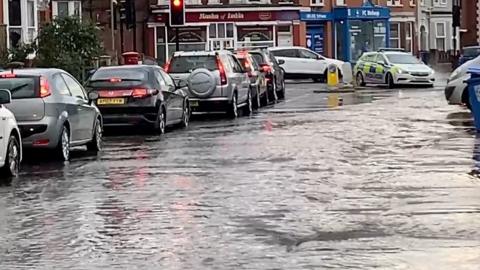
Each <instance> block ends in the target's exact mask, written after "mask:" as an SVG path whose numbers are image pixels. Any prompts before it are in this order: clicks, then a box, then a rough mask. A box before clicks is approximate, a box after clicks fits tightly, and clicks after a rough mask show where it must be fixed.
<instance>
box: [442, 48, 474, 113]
mask: <svg viewBox="0 0 480 270" xmlns="http://www.w3.org/2000/svg"><path fill="white" fill-rule="evenodd" d="M478 64H480V56H479V57H477V58H475V59H473V60H470V61H468V62H466V63H465V64H463V65H461V66H460V67H458V68H457V69H455V70H454V71H453V72H452V74H451V75H450V78H448V81H447V86H446V87H445V98H446V99H447V101H448V104H451V105H465V106H467V107H468V108H469V109H470V100H469V95H468V88H467V84H466V83H465V80H468V79H470V74H468V73H467V71H468V69H469V68H470V67H471V66H473V65H478Z"/></svg>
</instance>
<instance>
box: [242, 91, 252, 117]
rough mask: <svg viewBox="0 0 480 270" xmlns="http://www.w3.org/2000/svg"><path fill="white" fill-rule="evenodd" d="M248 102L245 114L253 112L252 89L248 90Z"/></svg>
mask: <svg viewBox="0 0 480 270" xmlns="http://www.w3.org/2000/svg"><path fill="white" fill-rule="evenodd" d="M246 103H247V104H245V109H244V111H243V112H244V114H245V115H251V114H252V112H253V102H252V92H251V91H248V94H247V101H246Z"/></svg>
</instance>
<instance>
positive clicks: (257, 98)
mask: <svg viewBox="0 0 480 270" xmlns="http://www.w3.org/2000/svg"><path fill="white" fill-rule="evenodd" d="M255 92H256V95H255V99H254V101H253V108H254V109H255V110H258V109H259V108H260V107H261V106H262V102H261V100H260V86H257V87H256V88H255Z"/></svg>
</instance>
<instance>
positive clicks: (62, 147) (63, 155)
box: [55, 126, 70, 161]
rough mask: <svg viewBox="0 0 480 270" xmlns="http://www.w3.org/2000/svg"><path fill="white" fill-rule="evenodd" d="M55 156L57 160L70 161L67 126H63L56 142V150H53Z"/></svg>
mask: <svg viewBox="0 0 480 270" xmlns="http://www.w3.org/2000/svg"><path fill="white" fill-rule="evenodd" d="M55 152H56V156H57V158H58V159H59V160H62V161H69V160H70V130H69V129H68V127H67V126H63V128H62V132H61V133H60V139H59V140H58V145H57V148H56V149H55Z"/></svg>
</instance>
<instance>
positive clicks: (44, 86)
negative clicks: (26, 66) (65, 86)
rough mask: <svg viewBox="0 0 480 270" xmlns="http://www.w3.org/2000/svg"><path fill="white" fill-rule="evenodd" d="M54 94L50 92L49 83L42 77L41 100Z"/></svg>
mask: <svg viewBox="0 0 480 270" xmlns="http://www.w3.org/2000/svg"><path fill="white" fill-rule="evenodd" d="M51 94H52V91H51V90H50V85H49V84H48V81H47V79H46V78H44V77H40V97H41V98H46V97H48V96H50V95H51Z"/></svg>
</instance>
